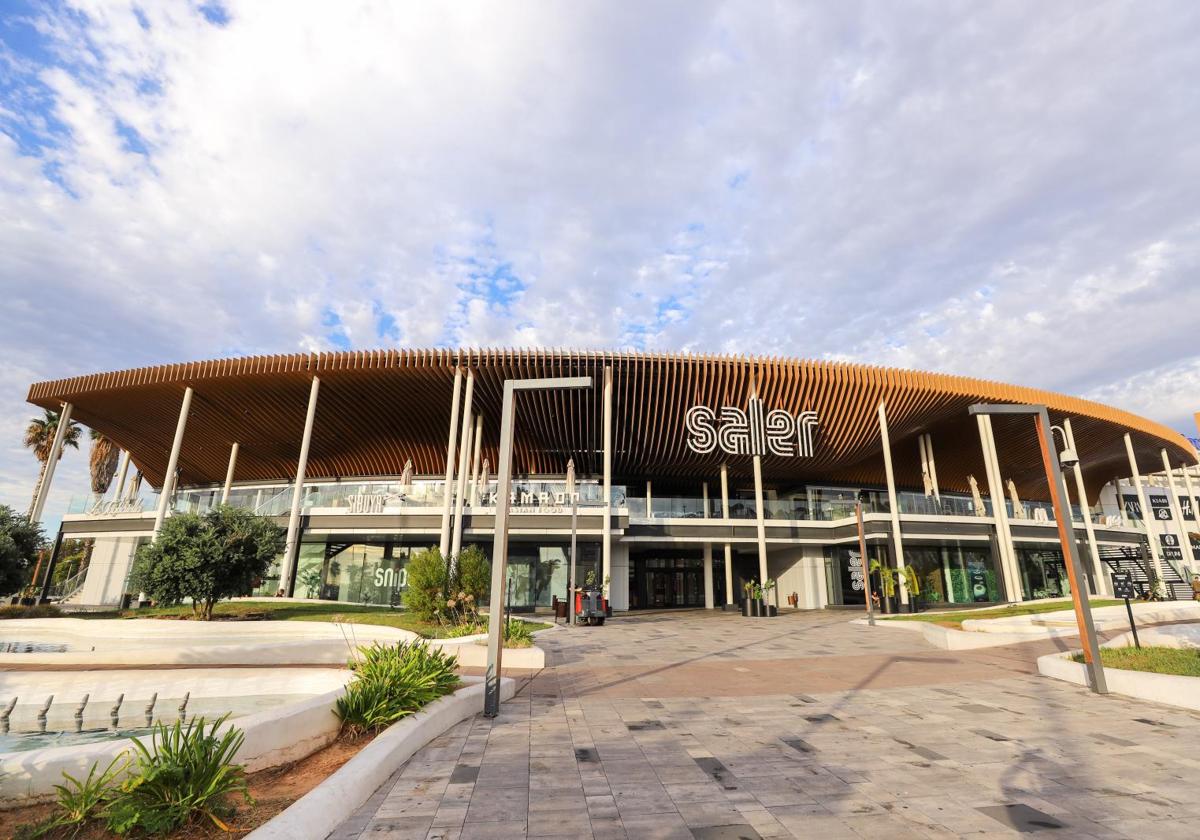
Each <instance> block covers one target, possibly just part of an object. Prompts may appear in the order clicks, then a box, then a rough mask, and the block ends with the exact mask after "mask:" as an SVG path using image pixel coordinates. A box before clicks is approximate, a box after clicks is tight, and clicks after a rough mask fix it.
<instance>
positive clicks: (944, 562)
mask: <svg viewBox="0 0 1200 840" xmlns="http://www.w3.org/2000/svg"><path fill="white" fill-rule="evenodd" d="M904 562H905V563H907V564H908V565H910V566H912V567H913V569H914V570H915V571H916V573H917V579H918V580H919V582H920V585H921V593H920V596H919V597H920V599H921V600H922V601H924V602H925V603H927V604H930V605H933V606H936V605H937V604H984V603H988V602H995V601H999V600H1001V588H1000V583H999V581H998V579H997V574H996V564H995V562H994V561H993V559H992V551H991V547H990V546H986V545H962V544H957V545H956V544H950V545H937V546H911V547H910V546H907V545H906V546H905V547H904Z"/></svg>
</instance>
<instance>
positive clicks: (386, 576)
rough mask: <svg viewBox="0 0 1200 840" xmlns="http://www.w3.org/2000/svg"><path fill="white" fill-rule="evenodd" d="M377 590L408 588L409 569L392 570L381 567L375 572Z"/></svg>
mask: <svg viewBox="0 0 1200 840" xmlns="http://www.w3.org/2000/svg"><path fill="white" fill-rule="evenodd" d="M375 586H376V588H385V589H404V588H405V587H407V586H408V569H407V568H404V569H392V568H387V569H385V568H383V567H382V566H380V567H379V568H377V569H376V570H375Z"/></svg>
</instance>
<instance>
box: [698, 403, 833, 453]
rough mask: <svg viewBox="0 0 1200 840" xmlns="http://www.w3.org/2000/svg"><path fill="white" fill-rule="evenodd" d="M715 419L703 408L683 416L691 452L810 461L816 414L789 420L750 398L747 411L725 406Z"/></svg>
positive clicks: (712, 413)
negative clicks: (717, 423)
mask: <svg viewBox="0 0 1200 840" xmlns="http://www.w3.org/2000/svg"><path fill="white" fill-rule="evenodd" d="M720 417H721V420H720V425H719V426H716V425H714V424H716V422H717V415H716V413H715V412H714V411H713V410H712V409H711V408H709V407H708V406H706V405H696V406H692V407H691V408H690V409H688V410H687V413H686V414H684V418H683V419H684V426H685V428H686V429H687V445H688V448H689V449H691V450H692V451H693V452H697V453H699V454H701V455H707V454H709V453H710V452H712V451H713V450H714V449H716V448H717V447H718V446H720V448H721V451H722V452H725V453H726V454H728V455H779V456H782V457H785V458H786V457H794V456H799V457H801V458H811V457H812V454H813V429H815V428H816V427H817V426H818V424H819V423H818V418H817V413H816V412H815V411H802V412H801V413H800V414H798V415H796V416H794V417H793V416H792V415H791V414H789V413H788V412H787V411H784V410H783V409H782V408H776V409H773V410H772V411H770V412H764V410H763V404H762V401H761V400H759V399H758V398H757V397H751V398H750V399H749V401H748V402H747V407H746V410H745V411H743V410H742V409H740V408H736V407H734V406H730V405H726V406H722V407H721V414H720Z"/></svg>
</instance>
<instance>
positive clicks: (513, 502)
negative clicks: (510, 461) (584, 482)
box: [479, 490, 580, 513]
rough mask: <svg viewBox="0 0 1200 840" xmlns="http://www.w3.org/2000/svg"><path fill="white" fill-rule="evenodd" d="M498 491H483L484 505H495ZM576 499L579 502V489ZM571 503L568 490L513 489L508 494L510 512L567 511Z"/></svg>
mask: <svg viewBox="0 0 1200 840" xmlns="http://www.w3.org/2000/svg"><path fill="white" fill-rule="evenodd" d="M498 496H499V494H498V493H494V492H492V493H481V494H480V496H479V501H480V503H481V504H482V505H483V506H484V507H495V505H496V499H497V498H498ZM574 496H575V501H576V502H578V501H579V499H580V497H579V491H576V492H575V494H574ZM570 504H571V496H570V495H569V494H568V493H566V491H559V492H556V493H549V492H546V491H542V492H538V493H532V492H527V491H524V490H521V491H517V490H513V491H511V492H510V493H509V494H508V512H509V513H565V512H566V511H567V509H568V508H569V506H570Z"/></svg>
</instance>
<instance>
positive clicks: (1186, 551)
mask: <svg viewBox="0 0 1200 840" xmlns="http://www.w3.org/2000/svg"><path fill="white" fill-rule="evenodd" d="M1162 462H1163V469H1164V470H1165V471H1166V473H1167V485H1168V486H1169V487H1170V488H1171V494H1170V497H1169V498H1170V499H1171V515H1172V516H1174V517H1175V533H1176V535H1178V537H1179V551H1180V553H1181V554H1183V560H1182V561H1181V562H1182V563H1183V564H1184V565H1186V566H1189V567H1190V566H1191V565H1192V564H1191V559H1192V543H1191V540H1189V539H1188V531H1187V526H1186V525H1184V524H1183V508H1182V507H1180V505H1179V488H1178V487H1176V486H1175V473H1174V471H1172V469H1171V459H1170V458H1168V457H1167V450H1166V449H1163V450H1162ZM1182 571H1183V570H1182V569H1181V570H1180V572H1182ZM1185 580H1186V578H1185ZM1188 582H1189V583H1190V582H1191V581H1188Z"/></svg>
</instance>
